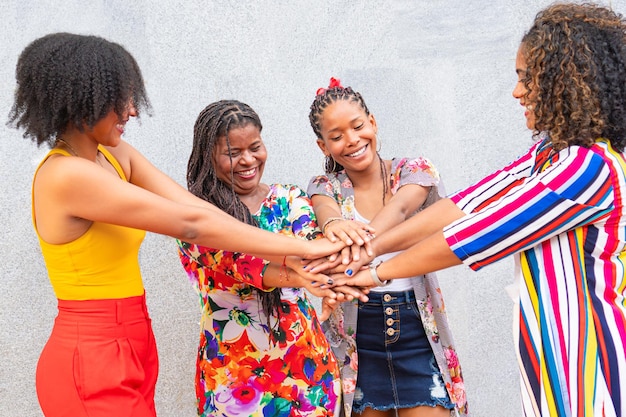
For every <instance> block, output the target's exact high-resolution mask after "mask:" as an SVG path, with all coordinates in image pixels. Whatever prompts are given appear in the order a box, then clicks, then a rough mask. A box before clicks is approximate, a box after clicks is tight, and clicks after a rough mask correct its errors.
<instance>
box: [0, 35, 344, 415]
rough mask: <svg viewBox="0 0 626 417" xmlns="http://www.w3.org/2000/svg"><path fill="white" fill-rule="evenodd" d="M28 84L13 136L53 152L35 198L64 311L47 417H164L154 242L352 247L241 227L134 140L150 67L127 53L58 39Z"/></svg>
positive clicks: (30, 57)
mask: <svg viewBox="0 0 626 417" xmlns="http://www.w3.org/2000/svg"><path fill="white" fill-rule="evenodd" d="M16 79H17V89H16V92H15V103H14V105H13V108H12V110H11V113H10V115H9V123H11V124H12V125H13V126H15V127H17V128H23V129H24V137H25V138H31V139H33V140H34V141H35V142H36V143H37V145H42V144H47V145H48V146H49V147H50V148H51V150H50V152H49V153H48V155H47V156H46V157H45V158H44V160H43V161H42V162H41V163H40V165H39V167H38V168H37V171H36V172H35V176H34V180H33V187H32V215H33V223H34V227H35V230H36V232H37V236H38V238H39V243H40V245H41V250H42V253H43V257H44V260H45V263H46V267H47V270H48V275H49V278H50V281H51V284H52V288H53V290H54V292H55V295H56V297H57V298H58V309H59V313H58V316H57V317H56V320H55V323H54V327H53V329H52V334H51V336H50V338H49V340H48V342H47V343H46V346H45V347H44V349H43V352H42V354H41V357H40V359H39V362H38V365H37V373H36V385H37V394H38V398H39V403H40V405H41V408H42V409H43V412H44V414H45V415H46V416H47V417H57V416H72V417H81V416H84V417H86V416H90V417H104V416H113V415H115V416H133V417H148V416H155V415H156V412H155V406H154V389H155V383H156V379H157V374H158V359H157V351H156V347H155V341H154V336H153V333H152V328H151V324H150V318H149V316H148V312H147V309H146V304H145V293H144V287H143V282H142V277H141V273H140V270H139V262H138V251H139V246H140V245H141V242H142V240H143V238H144V235H145V231H151V232H155V233H161V234H165V235H169V236H172V237H175V238H178V239H183V240H185V241H188V242H193V243H198V244H201V245H206V246H210V247H220V248H224V249H225V250H231V251H241V252H245V253H249V254H253V255H256V256H260V257H266V258H268V259H270V260H273V261H274V262H281V261H283V259H284V257H285V255H295V256H298V257H304V258H312V257H313V258H317V257H321V256H325V255H328V254H329V253H331V252H336V251H337V250H339V249H341V247H342V246H343V245H342V244H339V245H337V244H331V243H330V242H328V241H327V240H326V239H318V240H316V241H312V242H307V241H305V240H298V239H291V238H289V237H286V236H280V235H278V234H274V233H270V232H267V231H263V230H260V229H258V228H256V227H254V226H251V225H247V224H244V223H243V222H240V221H238V220H235V219H234V218H233V217H231V216H229V215H227V214H225V213H224V212H222V211H220V210H219V209H218V208H216V207H215V206H213V205H211V204H209V203H208V202H206V201H204V200H202V199H200V198H197V197H195V196H194V195H193V194H191V193H189V192H188V191H187V190H185V189H184V188H183V187H181V186H180V185H178V184H177V183H176V182H174V181H173V180H172V179H170V178H169V177H167V176H166V175H165V174H163V173H162V172H161V171H159V170H158V169H157V168H155V167H154V166H153V165H152V164H151V163H150V162H148V160H146V159H145V158H144V157H143V156H142V155H141V154H140V153H139V152H138V151H137V150H135V149H134V148H133V147H132V146H131V145H129V144H128V143H126V142H125V141H124V140H122V134H123V133H124V128H125V125H126V123H127V122H128V120H129V119H130V118H131V117H136V116H137V115H138V113H139V111H140V110H141V109H148V108H149V102H148V98H147V96H146V92H145V90H144V83H143V79H142V76H141V72H140V70H139V67H138V65H137V63H136V61H135V60H134V59H133V57H132V56H131V55H130V54H129V53H128V52H127V51H126V50H125V49H124V48H123V47H122V46H120V45H118V44H116V43H112V42H109V41H107V40H105V39H102V38H100V37H96V36H84V35H75V34H69V33H55V34H50V35H47V36H44V37H42V38H39V39H37V40H35V41H33V42H32V43H31V44H30V45H28V46H27V47H26V48H25V49H24V51H23V52H22V53H21V55H20V57H19V59H18V63H17V69H16ZM242 236H245V239H242V238H241V237H242Z"/></svg>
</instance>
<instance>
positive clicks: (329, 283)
mask: <svg viewBox="0 0 626 417" xmlns="http://www.w3.org/2000/svg"><path fill="white" fill-rule="evenodd" d="M326 282H327V283H328V285H333V283H334V282H335V281H333V280H332V278H328V281H326Z"/></svg>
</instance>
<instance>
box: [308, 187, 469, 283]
mask: <svg viewBox="0 0 626 417" xmlns="http://www.w3.org/2000/svg"><path fill="white" fill-rule="evenodd" d="M429 192H430V188H429V187H423V186H421V185H417V184H408V185H405V186H403V187H401V188H400V189H399V190H398V192H397V193H396V194H395V195H394V196H393V197H392V198H391V199H390V200H389V202H388V203H387V204H386V205H385V206H384V207H383V208H382V209H381V210H380V211H379V212H378V213H377V214H376V216H374V218H373V219H372V221H371V223H370V225H372V226H374V227H375V229H376V230H378V231H379V234H378V235H377V237H376V238H375V239H373V240H372V245H373V244H374V242H378V243H380V241H381V239H382V240H383V242H385V239H383V236H386V235H387V234H388V233H390V232H391V231H392V230H394V227H395V226H398V225H400V224H402V227H401V228H398V229H399V230H398V231H397V232H395V233H394V234H392V238H395V239H399V242H396V241H392V242H391V244H400V243H404V241H403V240H402V239H403V238H406V237H405V236H404V233H405V232H406V230H405V229H404V225H405V224H406V223H407V222H409V221H411V219H413V218H415V216H413V218H411V219H409V220H406V218H407V217H408V216H410V215H411V213H414V212H415V210H417V209H418V208H419V207H421V206H422V204H424V201H426V199H427V198H428V193H429ZM455 207H456V206H455ZM418 214H420V213H418ZM334 223H348V222H334ZM331 224H332V223H331ZM400 232H401V233H400ZM398 233H400V236H396V234H398ZM378 250H380V249H378ZM378 250H377V247H374V246H372V249H371V251H370V253H369V254H368V253H366V251H364V250H362V249H361V253H360V256H358V257H356V258H355V257H352V259H351V260H350V262H348V265H347V266H346V267H345V268H344V270H346V271H348V270H351V271H358V270H359V269H360V268H361V267H363V266H364V265H367V264H368V263H370V262H371V261H372V259H374V258H375V257H376V256H377V255H379V254H382V253H387V252H394V251H396V250H399V249H392V250H387V251H386V252H379V251H378ZM312 265H313V264H312ZM331 266H332V265H330V264H321V265H314V266H312V268H311V269H310V270H311V272H319V271H323V270H324V268H328V267H331Z"/></svg>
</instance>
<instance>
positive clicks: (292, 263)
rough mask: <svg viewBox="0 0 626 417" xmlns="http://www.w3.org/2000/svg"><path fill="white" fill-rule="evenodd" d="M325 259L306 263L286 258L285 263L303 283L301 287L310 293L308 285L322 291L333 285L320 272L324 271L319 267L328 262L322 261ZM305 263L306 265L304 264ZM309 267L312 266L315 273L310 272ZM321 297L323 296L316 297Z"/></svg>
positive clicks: (329, 279)
mask: <svg viewBox="0 0 626 417" xmlns="http://www.w3.org/2000/svg"><path fill="white" fill-rule="evenodd" d="M325 259H326V258H320V259H319V260H318V259H314V260H312V261H307V260H300V259H299V258H297V257H294V256H288V257H287V258H286V259H285V263H286V264H287V265H288V266H289V267H290V269H291V270H292V271H293V272H294V273H295V274H297V275H298V278H300V279H301V280H302V281H303V284H302V286H303V287H305V288H307V290H309V291H310V289H309V288H308V286H309V285H312V286H314V287H317V288H322V289H324V288H330V286H331V285H332V284H333V280H332V279H331V278H330V277H329V276H328V275H325V274H322V272H325V270H324V268H322V267H321V266H322V265H324V264H326V263H327V262H328V261H324V260H325ZM307 262H308V264H306V263H307ZM303 263H305V265H303ZM309 265H314V266H315V267H316V268H317V271H316V272H311V268H310V267H309ZM311 292H312V291H311ZM322 296H323V295H321V296H318V297H322Z"/></svg>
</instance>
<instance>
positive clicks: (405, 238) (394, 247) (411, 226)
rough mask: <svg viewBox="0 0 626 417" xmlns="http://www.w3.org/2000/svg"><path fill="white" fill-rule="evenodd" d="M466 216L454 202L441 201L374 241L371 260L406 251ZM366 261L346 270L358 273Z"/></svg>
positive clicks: (351, 265) (356, 263) (448, 200)
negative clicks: (383, 255)
mask: <svg viewBox="0 0 626 417" xmlns="http://www.w3.org/2000/svg"><path fill="white" fill-rule="evenodd" d="M464 216H465V213H464V212H463V211H462V210H461V209H460V208H459V207H458V206H457V205H456V204H454V203H453V202H452V200H450V199H449V198H444V199H441V200H439V201H437V202H435V203H434V204H433V205H431V206H429V207H427V208H425V209H424V210H422V211H420V212H419V213H417V214H416V215H415V216H413V217H411V218H409V219H407V220H406V221H404V222H401V223H400V224H398V225H397V226H395V227H393V228H392V229H390V230H388V231H386V232H385V233H383V234H381V235H380V236H377V237H376V238H375V239H374V240H372V251H373V253H374V255H375V256H373V257H371V258H369V260H371V259H373V258H374V257H376V256H378V255H381V254H384V253H389V252H397V251H401V250H405V249H407V248H409V247H411V246H413V245H415V244H416V243H418V242H420V241H421V240H423V239H425V238H427V237H429V236H431V235H432V234H434V233H437V232H441V231H442V230H443V228H444V227H445V226H447V225H449V224H450V223H452V222H453V221H455V220H457V219H460V218H461V217H464ZM365 260H368V259H367V258H363V259H362V260H361V261H358V262H356V261H353V262H352V263H350V264H349V265H348V267H347V269H346V270H348V269H351V270H352V271H354V272H356V271H358V270H359V269H360V268H361V267H362V266H363V265H364V264H365V262H363V261H365Z"/></svg>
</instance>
